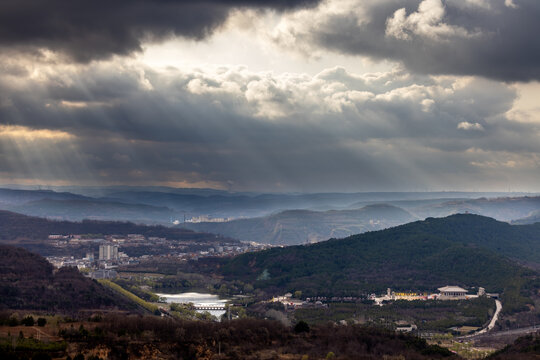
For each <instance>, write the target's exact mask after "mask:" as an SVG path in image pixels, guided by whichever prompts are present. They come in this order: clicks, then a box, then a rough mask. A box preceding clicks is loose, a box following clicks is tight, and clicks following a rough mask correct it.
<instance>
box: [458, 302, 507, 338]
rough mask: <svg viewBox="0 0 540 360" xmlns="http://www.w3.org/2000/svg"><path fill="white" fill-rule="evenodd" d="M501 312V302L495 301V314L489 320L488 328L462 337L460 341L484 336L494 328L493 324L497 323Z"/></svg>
mask: <svg viewBox="0 0 540 360" xmlns="http://www.w3.org/2000/svg"><path fill="white" fill-rule="evenodd" d="M501 310H502V304H501V302H500V301H499V300H495V314H493V317H492V318H491V321H490V322H489V324H488V326H486V327H485V328H483V329H482V330H480V331H477V332H475V333H474V334H471V335H466V336H462V337H461V339H470V338H473V337H476V336H479V335H482V334H485V333H487V332H488V331H490V330H491V329H493V328H494V327H495V324H496V323H497V320H499V315H500V314H501Z"/></svg>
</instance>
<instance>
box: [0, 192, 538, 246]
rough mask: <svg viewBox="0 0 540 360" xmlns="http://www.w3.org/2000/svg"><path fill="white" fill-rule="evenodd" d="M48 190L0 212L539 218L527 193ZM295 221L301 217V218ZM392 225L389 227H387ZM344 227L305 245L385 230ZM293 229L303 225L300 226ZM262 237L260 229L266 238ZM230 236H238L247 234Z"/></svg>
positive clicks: (4, 205) (147, 219)
mask: <svg viewBox="0 0 540 360" xmlns="http://www.w3.org/2000/svg"><path fill="white" fill-rule="evenodd" d="M54 189H55V190H56V191H53V190H40V189H35V190H31V189H0V209H3V210H9V211H14V212H19V213H23V214H26V215H33V216H41V217H47V218H50V219H56V220H71V221H81V220H83V219H94V220H120V221H131V222H135V223H141V224H161V225H169V226H171V225H172V224H173V223H174V222H183V221H184V218H186V219H188V220H189V219H191V218H196V217H199V216H207V217H211V218H212V217H213V218H228V219H243V218H261V217H266V216H269V215H275V214H278V213H280V212H283V211H287V210H309V211H317V212H324V211H329V210H336V211H345V210H351V211H357V210H358V209H360V208H363V207H365V206H369V205H383V204H386V205H391V206H395V207H399V208H401V209H403V210H405V211H407V212H409V213H410V214H411V215H412V216H413V217H415V218H417V219H423V218H425V217H429V216H447V215H450V214H454V213H464V212H469V213H474V214H480V215H485V216H490V217H494V218H496V219H498V220H503V221H518V220H520V219H524V220H523V222H530V221H534V220H535V219H536V218H534V217H533V216H532V215H533V214H534V213H535V211H540V200H539V199H540V197H533V196H521V195H530V194H512V196H511V197H508V195H509V194H507V193H485V192H484V193H479V192H477V193H472V192H471V193H467V192H388V193H385V192H372V193H351V194H348V193H317V194H257V193H231V192H227V191H222V190H212V189H174V188H167V187H124V186H117V187H103V188H100V187H58V188H54ZM65 190H70V191H73V192H68V191H65ZM343 214H345V213H343ZM289 215H294V213H289ZM306 216H307V215H306ZM325 216H329V215H328V214H326V215H325ZM340 216H341V215H340ZM345 216H347V217H350V216H349V215H345ZM353 217H354V216H353ZM293 218H295V217H294V216H293ZM300 218H301V219H302V218H304V215H302V216H301V217H300ZM397 223H399V221H398V222H397ZM397 223H396V222H391V223H390V225H395V224H397ZM237 224H238V223H237ZM291 224H292V222H291ZM338 225H340V222H339V221H338ZM345 225H346V226H345V228H344V229H343V230H341V229H340V227H339V226H337V227H335V235H334V232H332V231H326V230H325V231H322V230H321V231H315V232H314V233H313V234H312V235H310V234H308V236H307V238H308V239H313V240H317V239H319V240H320V239H325V238H326V237H331V236H336V237H339V236H346V235H348V234H350V233H354V232H357V231H358V232H361V231H366V230H371V229H380V228H382V227H384V226H381V227H377V226H375V227H369V226H367V227H366V225H365V223H364V221H363V220H362V221H361V222H360V223H358V224H356V225H355V224H349V223H348V222H347V221H345ZM354 225H355V226H356V227H355V226H354ZM235 226H236V225H235ZM266 226H267V227H268V226H269V225H266ZM298 226H299V227H302V226H303V223H302V221H300V222H299V223H298ZM259 228H260V226H259ZM349 230H350V231H349ZM268 231H269V229H268V228H267V229H266V230H265V232H268ZM237 232H238V233H239V234H241V235H242V236H244V235H245V233H246V229H242V230H241V231H237ZM304 235H305V234H300V235H299V237H298V238H295V237H294V236H293V235H291V239H292V240H286V241H284V242H283V243H299V242H302V241H304V240H302V239H304V238H306V236H304ZM245 238H248V237H247V236H246V237H245ZM251 238H252V236H249V239H251ZM269 239H270V240H269V241H271V242H276V243H280V241H281V240H279V236H278V237H277V238H276V239H273V237H270V238H269Z"/></svg>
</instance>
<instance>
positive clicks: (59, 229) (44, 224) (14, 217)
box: [0, 210, 216, 242]
mask: <svg viewBox="0 0 540 360" xmlns="http://www.w3.org/2000/svg"><path fill="white" fill-rule="evenodd" d="M49 234H61V235H69V234H103V235H107V234H118V235H127V234H142V235H145V236H147V237H148V236H156V237H166V238H169V239H173V240H185V241H189V240H193V241H199V242H204V241H205V239H208V240H209V241H214V240H215V238H216V236H215V235H213V234H207V233H198V232H195V231H192V230H188V229H179V228H169V227H165V226H160V225H154V226H147V225H136V224H133V223H129V222H119V221H94V220H85V221H82V222H70V221H55V220H48V219H43V218H38V217H33V216H26V215H22V214H17V213H14V212H10V211H3V210H0V241H1V240H9V241H15V242H17V241H21V242H23V241H25V240H37V241H40V240H43V241H46V239H47V237H48V235H49Z"/></svg>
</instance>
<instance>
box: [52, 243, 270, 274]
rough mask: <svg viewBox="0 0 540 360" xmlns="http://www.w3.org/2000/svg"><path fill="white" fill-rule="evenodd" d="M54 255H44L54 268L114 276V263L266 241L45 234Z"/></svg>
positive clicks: (247, 247) (254, 247)
mask: <svg viewBox="0 0 540 360" xmlns="http://www.w3.org/2000/svg"><path fill="white" fill-rule="evenodd" d="M48 239H49V240H52V241H53V242H52V243H51V245H52V247H53V248H54V250H55V255H51V256H47V257H46V259H47V260H48V261H49V262H50V263H51V264H52V265H53V266H55V267H56V268H61V267H63V266H70V267H76V268H78V269H79V270H80V271H81V272H82V273H84V274H86V275H88V276H90V277H92V278H96V279H100V278H114V277H116V276H117V273H116V271H115V270H114V269H116V268H117V267H118V266H125V265H134V264H139V263H140V262H141V261H144V260H150V259H152V258H161V257H166V258H175V259H177V260H181V261H182V260H185V261H187V260H198V259H199V258H202V257H230V256H235V255H238V254H242V253H246V252H253V251H260V250H264V249H267V248H269V247H270V246H269V245H261V244H257V243H239V242H235V241H230V240H229V239H227V238H222V237H216V240H215V241H214V242H211V243H209V242H207V241H204V242H197V241H193V240H190V241H178V240H170V239H167V238H164V237H151V236H150V237H146V236H144V235H142V234H127V235H125V236H124V235H104V236H95V235H92V234H86V235H81V234H76V235H58V234H51V235H49V236H48Z"/></svg>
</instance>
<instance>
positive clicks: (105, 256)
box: [99, 244, 118, 260]
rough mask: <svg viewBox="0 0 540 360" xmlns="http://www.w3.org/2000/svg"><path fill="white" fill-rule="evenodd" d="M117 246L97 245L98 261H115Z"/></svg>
mask: <svg viewBox="0 0 540 360" xmlns="http://www.w3.org/2000/svg"><path fill="white" fill-rule="evenodd" d="M117 259H118V245H114V244H103V245H99V260H117Z"/></svg>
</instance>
